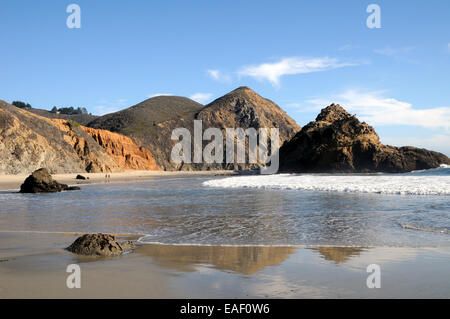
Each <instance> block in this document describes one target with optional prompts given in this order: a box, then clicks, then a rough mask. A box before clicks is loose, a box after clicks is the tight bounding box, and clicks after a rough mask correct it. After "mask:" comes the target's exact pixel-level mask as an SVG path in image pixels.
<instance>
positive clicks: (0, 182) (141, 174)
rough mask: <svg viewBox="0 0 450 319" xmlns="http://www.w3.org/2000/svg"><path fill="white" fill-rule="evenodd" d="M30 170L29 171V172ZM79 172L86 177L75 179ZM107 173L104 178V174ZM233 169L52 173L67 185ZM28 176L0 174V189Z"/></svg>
mask: <svg viewBox="0 0 450 319" xmlns="http://www.w3.org/2000/svg"><path fill="white" fill-rule="evenodd" d="M31 173H32V172H30V174H31ZM78 174H80V175H82V176H84V177H86V178H88V179H85V180H81V179H76V176H77V175H78ZM107 174H108V175H109V178H106V177H105V175H107ZM233 174H234V172H233V171H126V172H119V173H70V174H53V175H52V177H53V179H55V180H57V181H58V182H60V183H64V184H67V185H80V184H94V183H111V182H129V181H139V180H151V179H155V178H158V177H169V176H183V175H186V176H192V175H233ZM28 176H29V174H18V175H0V190H16V189H20V185H21V184H22V183H23V181H24V180H25V179H26V178H27V177H28Z"/></svg>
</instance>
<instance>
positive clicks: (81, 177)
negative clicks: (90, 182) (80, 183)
mask: <svg viewBox="0 0 450 319" xmlns="http://www.w3.org/2000/svg"><path fill="white" fill-rule="evenodd" d="M75 179H83V180H85V179H86V177H84V176H83V175H80V174H78V175H77V177H75Z"/></svg>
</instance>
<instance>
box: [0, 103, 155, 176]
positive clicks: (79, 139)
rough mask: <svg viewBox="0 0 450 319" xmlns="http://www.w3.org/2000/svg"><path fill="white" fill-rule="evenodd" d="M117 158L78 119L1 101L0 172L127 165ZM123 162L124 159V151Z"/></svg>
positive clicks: (67, 170)
mask: <svg viewBox="0 0 450 319" xmlns="http://www.w3.org/2000/svg"><path fill="white" fill-rule="evenodd" d="M136 148H138V147H137V146H136ZM138 149H139V148H138ZM140 153H142V151H140V152H139V154H137V155H136V157H139V156H140ZM147 155H148V154H147ZM117 158H118V157H117V156H114V157H113V156H111V155H110V154H108V152H107V150H105V149H104V148H103V147H102V146H101V145H99V143H97V142H96V140H95V139H94V138H92V137H91V136H90V135H89V134H88V133H86V132H85V131H84V130H83V129H82V127H81V126H80V125H79V124H78V123H75V122H70V121H65V120H59V119H48V118H44V117H41V116H38V115H35V114H33V113H30V112H28V111H25V110H21V109H19V108H17V107H14V106H12V105H10V104H8V103H6V102H4V101H0V174H28V173H30V172H32V171H34V170H36V169H38V168H40V167H46V168H48V169H49V170H50V171H51V173H53V174H55V173H73V172H116V171H123V170H126V169H129V168H130V167H128V166H127V165H122V162H121V161H120V160H117ZM131 158H134V157H131ZM143 158H144V159H145V156H144V157H143ZM123 162H124V163H127V159H126V154H125V159H124V161H123ZM128 162H130V161H128ZM131 163H136V162H133V160H131ZM138 163H140V162H139V161H138ZM152 164H154V162H152V160H151V159H149V160H148V163H146V164H145V165H144V166H143V167H142V168H136V169H147V167H152ZM144 167H145V168H144Z"/></svg>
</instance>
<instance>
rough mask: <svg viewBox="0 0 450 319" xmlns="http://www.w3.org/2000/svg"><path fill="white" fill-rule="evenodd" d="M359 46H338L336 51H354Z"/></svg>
mask: <svg viewBox="0 0 450 319" xmlns="http://www.w3.org/2000/svg"><path fill="white" fill-rule="evenodd" d="M359 47H360V46H359V45H354V44H345V45H343V46H340V47H339V48H338V49H337V50H338V51H350V50H354V49H357V48H359Z"/></svg>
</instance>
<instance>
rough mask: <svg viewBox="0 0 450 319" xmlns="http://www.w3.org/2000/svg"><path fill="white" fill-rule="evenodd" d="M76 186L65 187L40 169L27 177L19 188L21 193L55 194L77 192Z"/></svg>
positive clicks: (45, 170) (43, 169)
mask: <svg viewBox="0 0 450 319" xmlns="http://www.w3.org/2000/svg"><path fill="white" fill-rule="evenodd" d="M79 189H80V188H79V187H77V186H71V187H69V186H67V185H66V184H61V183H58V182H57V181H55V180H54V179H53V178H52V176H51V175H50V172H49V171H48V169H46V168H40V169H38V170H36V171H34V172H33V173H32V174H31V175H30V176H28V177H27V178H26V179H25V181H24V182H23V184H22V185H21V186H20V192H21V193H55V192H61V191H64V190H79Z"/></svg>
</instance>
